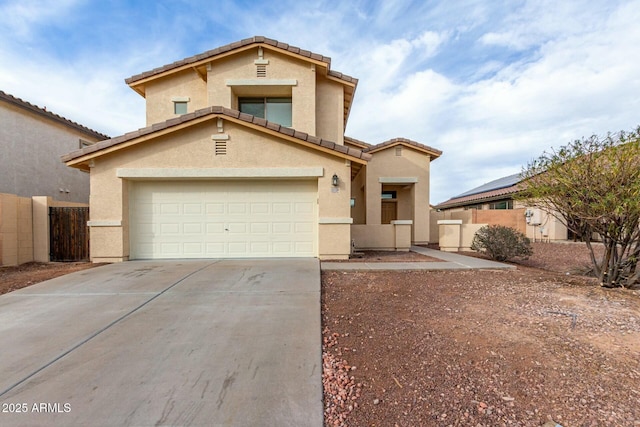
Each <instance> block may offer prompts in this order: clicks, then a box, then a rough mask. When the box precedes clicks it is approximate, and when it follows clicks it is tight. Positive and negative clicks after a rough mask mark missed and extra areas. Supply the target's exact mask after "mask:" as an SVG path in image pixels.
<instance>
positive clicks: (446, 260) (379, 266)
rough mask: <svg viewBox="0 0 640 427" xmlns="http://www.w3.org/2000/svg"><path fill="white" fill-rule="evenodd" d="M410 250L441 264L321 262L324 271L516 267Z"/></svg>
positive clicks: (448, 253)
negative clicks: (439, 260)
mask: <svg viewBox="0 0 640 427" xmlns="http://www.w3.org/2000/svg"><path fill="white" fill-rule="evenodd" d="M411 250H412V251H413V252H417V253H419V254H423V255H427V256H430V257H432V258H438V259H441V260H443V262H323V263H321V266H320V267H321V269H322V270H324V271H331V270H337V271H369V270H397V271H408V270H513V269H515V268H516V267H515V266H513V265H509V264H503V263H501V262H495V261H489V260H486V259H481V258H474V257H470V256H465V255H459V254H456V253H452V252H442V251H437V250H435V249H429V248H423V247H421V246H412V247H411Z"/></svg>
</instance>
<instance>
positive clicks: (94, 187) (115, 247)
mask: <svg viewBox="0 0 640 427" xmlns="http://www.w3.org/2000/svg"><path fill="white" fill-rule="evenodd" d="M223 131H224V133H225V134H227V135H228V136H229V140H228V141H227V154H226V155H224V156H215V154H214V153H215V143H214V141H212V140H211V136H212V135H214V134H218V128H217V119H212V120H210V121H207V122H205V123H202V124H198V125H194V126H192V127H190V128H188V129H184V130H183V131H181V132H178V133H174V134H170V135H165V136H162V137H158V138H156V139H154V140H151V141H148V142H144V143H141V144H139V145H137V146H133V147H130V148H126V149H123V150H120V151H117V152H115V153H112V154H108V155H105V156H103V157H101V158H98V159H96V160H95V165H94V167H93V168H92V169H91V221H121V222H122V226H107V227H91V256H92V259H93V260H94V261H106V260H110V261H123V260H126V259H128V257H129V244H128V239H129V236H128V229H127V225H128V220H129V212H128V194H127V187H128V185H127V183H128V181H127V179H122V178H118V177H117V176H116V169H117V168H178V169H180V168H184V169H197V168H259V167H264V168H278V167H283V168H284V167H289V168H292V167H294V168H301V167H319V166H320V167H322V168H323V169H324V176H322V177H320V178H318V179H317V182H318V204H319V206H318V216H319V218H349V217H350V207H349V198H350V186H349V185H348V177H349V174H350V167H349V166H348V165H346V164H345V161H344V159H341V158H337V157H335V156H332V155H330V154H325V153H321V152H319V151H317V150H315V149H312V148H307V147H302V146H300V145H299V144H297V143H293V142H286V141H282V140H280V139H279V138H277V137H274V136H269V135H265V134H264V133H263V132H260V131H257V130H252V129H247V128H245V127H243V126H240V125H237V124H234V123H230V122H228V121H223ZM333 173H337V174H338V176H340V185H339V187H338V191H336V190H334V188H333V186H332V185H331V177H332V175H333ZM319 229H320V233H321V235H320V236H319V242H318V246H319V251H320V252H319V254H318V255H319V256H320V257H324V256H325V255H332V256H333V257H335V256H347V255H348V254H349V252H350V236H349V233H348V227H345V226H344V225H343V224H322V226H321V227H319ZM345 230H346V232H345ZM324 251H327V252H324Z"/></svg>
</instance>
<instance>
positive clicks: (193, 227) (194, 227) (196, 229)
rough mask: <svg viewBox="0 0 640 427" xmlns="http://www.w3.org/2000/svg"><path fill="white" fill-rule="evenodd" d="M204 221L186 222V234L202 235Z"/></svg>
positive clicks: (184, 228)
mask: <svg viewBox="0 0 640 427" xmlns="http://www.w3.org/2000/svg"><path fill="white" fill-rule="evenodd" d="M202 229H203V227H202V223H200V222H194V223H185V224H184V226H183V232H184V234H197V235H202Z"/></svg>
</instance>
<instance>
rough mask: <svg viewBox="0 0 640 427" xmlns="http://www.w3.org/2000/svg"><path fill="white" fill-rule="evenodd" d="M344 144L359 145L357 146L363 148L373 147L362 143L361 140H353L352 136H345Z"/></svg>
mask: <svg viewBox="0 0 640 427" xmlns="http://www.w3.org/2000/svg"><path fill="white" fill-rule="evenodd" d="M344 142H345V143H347V144H353V145H357V146H359V147H362V148H368V147H371V144H369V143H368V142H364V141H361V140H359V139H355V138H351V137H350V136H345V137H344Z"/></svg>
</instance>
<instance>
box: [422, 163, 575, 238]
mask: <svg viewBox="0 0 640 427" xmlns="http://www.w3.org/2000/svg"><path fill="white" fill-rule="evenodd" d="M521 181H522V179H521V177H520V174H514V175H509V176H505V177H502V178H499V179H496V180H494V181H491V182H488V183H486V184H483V185H481V186H479V187H476V188H474V189H471V190H469V191H465V192H464V193H462V194H460V195H458V196H456V197H452V198H451V199H449V200H447V201H446V202H443V203H440V204H438V205H436V206H435V207H434V209H435V210H436V211H437V212H432V219H431V220H432V230H433V229H435V227H437V225H435V222H436V221H437V220H441V219H457V220H462V221H463V223H469V224H492V225H504V226H508V227H512V228H515V229H516V230H518V231H520V232H522V233H524V234H526V235H527V236H528V237H530V238H532V239H536V240H539V239H540V240H566V239H567V234H568V230H567V227H566V226H565V225H564V224H562V222H561V221H560V220H559V219H558V218H556V217H555V216H553V215H549V214H548V213H546V212H544V211H542V210H540V209H537V208H531V207H529V206H527V205H526V203H523V202H521V201H518V200H515V199H514V197H515V195H516V194H517V193H518V192H519V191H520V182H521ZM569 237H571V236H569Z"/></svg>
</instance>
